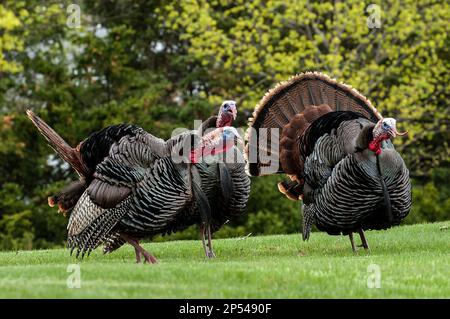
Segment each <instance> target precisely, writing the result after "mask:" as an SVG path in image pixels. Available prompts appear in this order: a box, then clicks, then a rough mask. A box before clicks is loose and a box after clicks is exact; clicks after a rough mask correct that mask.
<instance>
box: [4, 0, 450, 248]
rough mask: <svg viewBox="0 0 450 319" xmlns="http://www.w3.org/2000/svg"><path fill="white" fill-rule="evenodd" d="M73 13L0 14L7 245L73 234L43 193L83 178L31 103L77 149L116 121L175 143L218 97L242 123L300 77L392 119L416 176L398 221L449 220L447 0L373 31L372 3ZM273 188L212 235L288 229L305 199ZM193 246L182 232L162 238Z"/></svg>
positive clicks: (131, 5) (127, 4)
mask: <svg viewBox="0 0 450 319" xmlns="http://www.w3.org/2000/svg"><path fill="white" fill-rule="evenodd" d="M77 3H79V4H80V5H81V27H80V28H74V29H72V28H69V27H68V26H67V24H66V21H67V18H68V13H67V3H65V2H63V1H58V0H50V1H40V0H27V1H23V0H19V1H17V0H4V1H2V4H1V5H0V187H1V192H0V194H1V197H0V200H1V202H0V248H2V249H18V248H31V247H33V248H46V247H51V246H53V245H63V244H64V239H65V236H66V235H65V223H66V220H65V219H64V218H63V217H62V216H61V215H59V214H57V213H56V212H55V210H52V209H50V208H49V207H48V206H47V199H46V198H47V196H49V195H52V194H54V193H55V192H57V191H58V190H59V189H60V188H61V187H62V185H64V184H66V183H67V182H68V181H70V180H73V179H75V178H77V177H76V175H75V174H74V172H72V171H71V170H70V169H68V167H67V166H65V165H63V163H62V162H61V161H60V160H58V159H54V157H53V155H52V154H53V151H52V150H51V149H50V148H49V147H48V146H47V145H46V143H45V141H44V139H43V138H42V137H41V136H39V133H38V132H37V131H36V129H35V128H34V127H33V126H32V125H31V123H30V122H29V120H28V119H27V118H26V116H25V110H26V109H27V108H32V109H33V110H35V111H36V112H37V113H38V114H39V115H40V116H42V117H43V118H44V119H45V120H46V121H48V123H49V124H50V125H51V126H52V127H54V128H55V130H56V131H57V132H59V133H60V134H61V135H62V136H63V137H64V138H65V139H66V140H67V141H68V142H69V143H70V144H71V145H73V146H75V145H76V144H77V143H78V142H80V141H81V140H83V139H84V138H85V137H86V136H87V135H88V134H90V133H91V132H93V131H95V130H98V129H100V128H102V127H105V126H107V125H111V124H116V123H119V122H130V123H135V124H138V125H140V126H142V127H143V128H144V129H146V130H148V131H149V132H152V133H154V134H155V135H158V136H161V137H163V138H168V137H169V136H170V135H171V133H172V130H173V129H175V128H177V127H186V128H192V127H193V120H194V119H205V118H207V117H208V116H210V115H212V114H214V113H216V112H217V109H218V105H219V103H220V102H221V101H222V100H223V99H236V100H237V101H238V104H239V117H238V120H237V122H238V125H241V126H244V125H245V120H246V118H247V117H249V116H250V110H251V109H252V108H253V107H254V106H255V104H256V103H257V102H258V100H259V99H260V98H261V97H262V96H263V95H264V93H265V91H266V90H267V89H269V88H270V87H271V86H273V85H274V84H275V83H276V82H278V81H281V80H285V79H287V78H289V77H290V76H291V75H293V74H295V73H298V72H302V71H307V70H317V71H322V72H325V73H328V74H330V75H331V76H334V77H336V78H337V79H338V80H340V81H344V82H346V83H349V84H351V85H352V86H354V87H356V88H358V90H360V91H361V92H362V93H363V94H365V95H367V96H368V97H370V99H371V100H372V102H373V103H374V105H375V106H377V107H378V108H379V109H380V111H381V112H382V114H386V115H389V116H393V117H396V118H397V119H398V120H399V125H400V126H401V129H405V130H408V131H409V134H408V137H407V138H405V139H396V144H397V148H398V150H400V151H401V153H402V155H403V156H404V158H405V161H406V163H407V165H408V167H409V168H410V171H411V175H412V177H413V178H414V179H415V181H416V182H415V184H414V185H415V186H414V190H413V191H414V206H413V211H412V213H411V215H410V217H408V219H407V222H417V221H426V220H441V219H448V217H449V213H448V212H449V206H448V198H449V197H450V187H449V185H448V180H449V175H448V174H449V173H448V172H449V171H450V169H449V168H450V163H449V162H450V161H449V159H450V149H449V147H448V145H449V141H450V134H449V130H448V126H449V124H450V111H449V107H448V101H449V100H450V78H449V76H450V73H449V72H448V69H449V67H450V66H449V60H450V59H449V57H450V52H449V48H450V42H449V37H448V34H449V32H448V21H449V20H450V16H449V14H450V7H449V3H447V2H445V1H442V2H435V1H431V0H430V1H428V0H427V1H422V2H421V3H416V2H415V1H409V0H408V1H404V2H402V3H401V4H400V3H397V2H395V1H385V2H383V3H382V4H380V9H381V23H382V24H381V28H379V29H369V28H368V27H367V17H368V15H369V13H367V12H366V8H367V5H368V4H369V3H370V2H367V3H363V2H361V1H356V0H352V1H345V2H338V3H336V4H333V3H331V2H328V1H319V2H311V1H303V0H302V1H291V2H283V1H271V0H256V1H251V2H249V1H243V0H240V1H218V0H215V1H205V0H196V1H194V0H192V1H163V2H158V1H151V0H140V1H132V0H121V1H78V2H77ZM437 168H441V170H437ZM436 172H438V173H436ZM282 178H283V177H282V176H268V177H262V178H257V179H253V180H252V193H251V198H250V201H249V205H248V209H247V210H248V214H247V215H246V216H244V217H242V218H241V219H239V220H237V221H230V223H229V224H227V225H226V226H225V227H224V228H223V229H221V230H220V231H219V232H218V233H217V234H216V236H218V237H227V236H246V235H248V234H249V233H253V234H262V233H291V232H297V231H298V230H299V229H300V223H301V221H300V219H299V215H300V213H299V203H296V202H292V201H289V200H287V199H286V198H285V197H284V196H283V195H281V194H280V193H279V192H278V190H277V187H276V184H277V182H278V181H279V180H280V179H282ZM197 236H198V230H197V229H195V228H190V229H189V230H187V231H185V232H182V233H179V234H175V235H173V236H169V237H168V238H169V239H170V238H196V237H197ZM164 239H166V238H157V239H156V240H164Z"/></svg>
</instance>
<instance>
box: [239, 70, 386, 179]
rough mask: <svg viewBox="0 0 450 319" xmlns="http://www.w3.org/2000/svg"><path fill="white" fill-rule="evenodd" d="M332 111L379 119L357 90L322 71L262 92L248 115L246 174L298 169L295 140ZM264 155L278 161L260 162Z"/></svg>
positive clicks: (373, 108)
mask: <svg viewBox="0 0 450 319" xmlns="http://www.w3.org/2000/svg"><path fill="white" fill-rule="evenodd" d="M331 111H353V112H357V113H360V114H362V115H364V116H365V117H367V118H368V119H369V120H371V121H373V122H377V121H378V120H379V119H381V118H382V117H381V115H380V113H378V111H377V110H376V108H375V107H374V106H373V105H372V104H371V103H370V101H369V100H368V99H367V98H366V97H364V96H363V95H362V94H360V93H359V92H358V91H357V90H355V89H353V88H352V87H351V86H349V85H346V84H343V83H339V82H337V81H336V80H334V79H332V78H330V77H329V76H327V75H325V74H322V73H318V72H306V73H301V74H298V75H295V76H293V77H292V78H290V79H289V80H288V81H285V82H281V83H279V84H277V85H276V86H275V87H274V88H273V89H272V90H270V91H268V92H267V93H266V94H265V96H264V97H263V98H262V99H261V101H260V102H259V103H258V105H257V106H256V107H255V110H254V111H253V117H251V118H249V128H248V130H247V134H246V140H247V145H246V148H245V156H246V159H247V167H246V171H247V174H249V175H251V176H260V175H267V174H272V173H286V174H296V173H298V172H299V171H301V170H302V163H301V162H299V161H298V152H299V150H298V143H299V141H298V139H299V137H300V136H301V134H302V133H303V132H304V131H305V129H306V128H307V127H308V126H309V124H310V123H312V122H313V121H314V120H315V119H317V118H318V117H320V116H321V115H323V114H325V113H328V112H331ZM261 129H266V130H261ZM272 129H274V130H272ZM262 155H264V156H262ZM266 155H267V156H268V157H270V158H271V160H278V163H276V165H274V163H273V162H272V161H263V160H262V159H264V158H265V156H266ZM274 167H275V168H274Z"/></svg>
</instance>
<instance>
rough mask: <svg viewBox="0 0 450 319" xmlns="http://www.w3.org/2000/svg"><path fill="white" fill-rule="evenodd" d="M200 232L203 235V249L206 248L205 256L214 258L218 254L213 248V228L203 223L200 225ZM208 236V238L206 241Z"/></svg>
mask: <svg viewBox="0 0 450 319" xmlns="http://www.w3.org/2000/svg"><path fill="white" fill-rule="evenodd" d="M200 234H201V237H202V244H203V249H204V250H205V256H206V257H207V258H214V257H216V255H215V254H214V252H213V249H212V242H211V228H210V226H209V225H205V224H202V225H201V226H200ZM206 237H207V238H208V240H207V241H206Z"/></svg>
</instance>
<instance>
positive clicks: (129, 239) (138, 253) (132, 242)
mask: <svg viewBox="0 0 450 319" xmlns="http://www.w3.org/2000/svg"><path fill="white" fill-rule="evenodd" d="M120 237H122V238H123V240H125V241H126V242H127V243H129V244H130V245H131V246H133V247H134V252H135V253H136V263H140V262H141V255H142V256H144V263H145V262H148V263H149V264H156V263H157V262H158V261H157V260H156V258H155V257H154V256H153V255H152V254H150V253H149V252H147V251H146V250H145V249H144V248H142V246H141V245H139V240H137V239H134V238H132V237H130V236H128V235H125V234H120Z"/></svg>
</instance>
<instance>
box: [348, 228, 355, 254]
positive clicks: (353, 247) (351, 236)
mask: <svg viewBox="0 0 450 319" xmlns="http://www.w3.org/2000/svg"><path fill="white" fill-rule="evenodd" d="M348 237H349V238H350V243H351V244H352V250H353V252H354V253H356V246H355V240H354V239H353V233H349V234H348Z"/></svg>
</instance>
